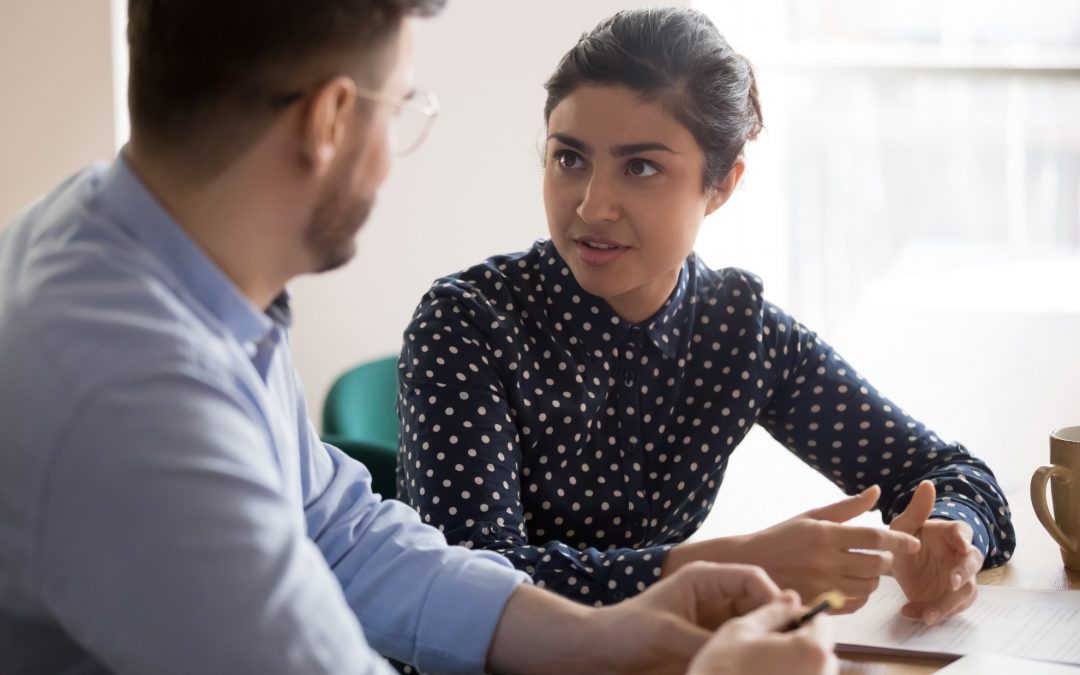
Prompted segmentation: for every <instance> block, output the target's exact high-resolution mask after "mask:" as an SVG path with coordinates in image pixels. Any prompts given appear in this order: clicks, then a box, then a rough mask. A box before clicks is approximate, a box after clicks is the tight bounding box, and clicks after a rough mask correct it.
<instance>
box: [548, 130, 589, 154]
mask: <svg viewBox="0 0 1080 675" xmlns="http://www.w3.org/2000/svg"><path fill="white" fill-rule="evenodd" d="M548 140H549V141H558V142H559V143H562V144H563V145H566V146H569V147H571V148H573V149H575V150H578V151H580V152H583V153H585V154H586V155H590V154H592V148H591V147H589V144H588V143H585V142H583V141H579V140H578V139H576V138H574V137H573V136H569V135H567V134H564V133H560V132H558V131H556V132H555V133H552V134H548Z"/></svg>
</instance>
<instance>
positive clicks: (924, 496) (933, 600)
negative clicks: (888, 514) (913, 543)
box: [890, 481, 983, 625]
mask: <svg viewBox="0 0 1080 675" xmlns="http://www.w3.org/2000/svg"><path fill="white" fill-rule="evenodd" d="M935 498H936V491H935V489H934V484H933V483H931V482H930V481H923V482H922V483H920V484H919V487H918V488H916V489H915V494H914V495H913V496H912V498H911V503H910V504H908V507H907V509H905V510H904V512H903V513H901V514H900V515H899V516H897V517H896V518H895V519H893V522H892V524H891V525H890V528H891V529H893V530H894V531H896V532H904V533H907V534H911V535H914V536H915V537H918V539H919V541H921V542H922V546H921V548H920V549H919V550H918V551H917V552H915V553H907V554H898V555H897V556H896V557H895V559H894V560H893V576H894V577H896V580H897V581H898V582H899V583H900V587H901V588H902V589H904V594H905V595H907V598H908V604H906V605H904V607H903V609H902V610H901V612H902V613H903V615H904V616H908V617H911V618H914V619H922V620H923V622H925V623H926V624H928V625H933V624H935V623H938V622H940V621H942V620H943V619H945V618H947V617H950V616H952V615H953V614H957V613H959V612H962V611H964V610H965V609H967V608H968V607H970V606H971V603H973V602H975V596H976V594H977V588H976V586H975V575H976V573H978V571H979V570H980V569H982V565H983V554H982V552H981V551H979V549H977V548H975V547H974V546H972V545H971V536H972V532H971V526H969V525H968V524H967V523H964V522H959V521H950V520H928V518H929V517H930V513H931V511H933V508H934V500H935Z"/></svg>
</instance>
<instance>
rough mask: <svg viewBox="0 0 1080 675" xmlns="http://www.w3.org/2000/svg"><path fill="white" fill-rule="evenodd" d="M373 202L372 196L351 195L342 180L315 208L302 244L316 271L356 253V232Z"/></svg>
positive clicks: (326, 268)
mask: <svg viewBox="0 0 1080 675" xmlns="http://www.w3.org/2000/svg"><path fill="white" fill-rule="evenodd" d="M374 205H375V195H374V194H372V195H361V196H356V197H352V196H351V195H349V191H348V181H347V180H342V181H340V182H339V183H338V184H337V185H336V186H335V189H333V190H331V191H330V193H329V194H328V195H327V196H326V197H325V198H324V199H323V200H322V201H321V202H319V204H318V206H316V207H315V212H314V213H313V214H312V215H311V220H310V221H308V226H307V230H306V231H305V233H304V244H305V246H307V248H308V251H309V252H310V253H311V255H312V257H313V258H314V260H315V271H316V272H327V271H329V270H332V269H335V268H338V267H341V266H342V265H344V264H345V263H347V262H348V261H349V260H350V259H351V258H352V257H353V255H354V254H355V253H356V233H357V231H359V230H360V226H361V225H363V224H364V221H366V220H367V218H368V215H369V214H370V213H371V209H372V207H373V206H374Z"/></svg>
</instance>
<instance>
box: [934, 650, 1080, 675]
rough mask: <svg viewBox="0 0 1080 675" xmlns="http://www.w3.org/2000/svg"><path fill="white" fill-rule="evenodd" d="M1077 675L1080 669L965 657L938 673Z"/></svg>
mask: <svg viewBox="0 0 1080 675" xmlns="http://www.w3.org/2000/svg"><path fill="white" fill-rule="evenodd" d="M1017 673H1023V675H1077V673H1080V668H1074V667H1073V666H1062V665H1059V664H1056V663H1046V662H1044V661H1028V660H1027V659H1014V658H1013V657H1011V656H991V655H990V654H979V655H978V656H975V655H972V656H965V657H964V658H962V659H960V660H958V661H953V662H952V663H950V664H949V665H947V666H945V667H944V668H942V669H941V670H939V671H938V675H1017Z"/></svg>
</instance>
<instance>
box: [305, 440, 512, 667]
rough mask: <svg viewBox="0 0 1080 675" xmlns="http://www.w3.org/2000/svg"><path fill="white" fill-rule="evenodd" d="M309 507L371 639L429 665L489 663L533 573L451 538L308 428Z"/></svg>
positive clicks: (310, 524)
mask: <svg viewBox="0 0 1080 675" xmlns="http://www.w3.org/2000/svg"><path fill="white" fill-rule="evenodd" d="M309 438H310V439H311V444H310V447H311V448H312V452H311V453H310V455H309V456H308V457H307V459H308V462H307V466H308V469H307V470H306V471H305V473H306V474H307V476H306V477H305V478H304V481H303V482H304V485H305V490H304V491H305V516H306V521H307V531H308V535H309V536H310V537H311V538H312V540H313V541H314V542H315V544H316V546H318V548H319V550H320V551H321V552H322V554H323V556H324V557H325V558H326V560H327V562H328V563H329V564H330V567H331V570H332V571H333V573H334V575H335V576H336V577H337V580H338V582H339V583H340V584H341V587H342V588H343V589H344V591H345V598H346V600H347V601H348V603H349V606H350V607H351V608H352V609H353V611H354V612H355V613H356V615H357V616H358V617H359V619H360V625H361V626H363V629H364V634H365V636H366V637H367V639H368V641H369V642H370V643H371V644H372V646H373V647H375V649H377V650H378V651H379V652H380V653H382V654H384V655H386V656H389V657H392V658H395V659H398V660H401V661H405V662H408V663H411V664H414V665H416V666H417V668H418V669H419V670H420V671H421V672H439V673H446V672H481V671H483V669H484V666H485V663H486V660H487V653H488V649H489V647H490V645H491V641H492V639H493V637H494V635H495V629H496V627H497V625H498V621H499V618H500V617H501V615H502V611H503V608H504V607H505V605H506V602H507V600H509V598H510V595H511V594H512V593H513V592H514V590H515V589H516V588H517V587H518V585H519V584H521V583H522V582H523V581H527V580H528V577H527V576H526V575H524V574H522V573H521V572H518V571H516V570H515V569H514V568H513V567H512V566H511V565H510V564H509V563H508V562H507V561H506V559H505V558H503V557H502V556H499V555H497V554H495V553H490V552H486V551H484V552H481V551H470V550H468V549H465V548H462V547H460V546H447V543H446V539H445V538H444V537H443V535H442V533H440V532H439V531H438V530H436V529H435V528H434V527H431V526H429V525H424V524H422V523H421V522H420V519H419V518H418V517H417V514H416V512H415V511H413V510H412V509H410V508H409V507H407V506H405V505H404V504H402V503H401V502H399V501H395V500H386V501H383V500H382V499H381V498H380V497H379V496H378V495H375V494H374V493H373V492H372V491H371V488H370V484H371V477H370V475H369V474H368V471H367V469H365V468H364V466H363V465H362V464H360V463H359V462H357V461H355V460H353V459H351V458H349V457H348V456H346V455H345V454H344V453H343V452H342V451H341V450H339V449H337V448H335V447H333V446H330V445H323V444H322V443H320V442H319V440H318V436H317V435H316V434H315V432H314V429H311V428H309Z"/></svg>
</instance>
